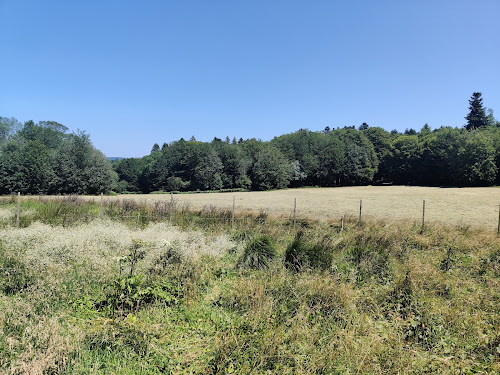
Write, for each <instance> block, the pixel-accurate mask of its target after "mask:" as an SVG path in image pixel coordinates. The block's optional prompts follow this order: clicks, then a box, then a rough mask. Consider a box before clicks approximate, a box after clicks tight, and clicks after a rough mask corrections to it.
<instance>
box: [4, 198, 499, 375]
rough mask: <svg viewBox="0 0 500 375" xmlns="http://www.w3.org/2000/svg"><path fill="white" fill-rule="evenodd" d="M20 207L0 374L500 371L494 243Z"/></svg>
mask: <svg viewBox="0 0 500 375" xmlns="http://www.w3.org/2000/svg"><path fill="white" fill-rule="evenodd" d="M13 205H14V203H13V202H5V203H4V204H2V205H1V206H0V210H3V211H0V212H6V214H4V216H6V217H8V218H10V217H11V215H12V214H13V213H14V212H15V210H12V208H13V207H14V206H13ZM58 205H64V207H61V206H58ZM71 207H74V208H76V209H75V211H76V214H74V215H73V216H72V217H71V219H66V220H60V217H66V218H69V217H70V216H69V211H70V208H71ZM177 208H178V210H177V212H179V211H180V210H181V208H180V207H177ZM22 209H23V210H25V212H27V213H29V215H26V217H29V219H27V221H25V222H24V224H23V225H22V228H20V229H17V228H14V226H13V225H12V222H11V221H9V220H6V221H5V222H4V224H3V228H2V229H1V232H0V369H2V371H3V372H5V373H32V374H44V373H68V374H69V373H71V374H75V373H76V374H79V373H81V374H87V373H151V374H154V373H206V374H210V373H212V374H216V373H219V374H230V373H258V374H261V373H276V374H317V373H323V374H335V373H339V374H341V373H352V374H356V373H498V372H499V371H500V329H499V327H500V308H499V306H500V303H499V302H500V289H499V286H500V285H499V284H500V240H499V238H498V237H497V236H496V235H495V234H492V233H489V232H485V231H481V230H478V229H474V228H467V229H466V230H464V228H463V227H455V226H442V225H429V226H427V227H426V229H425V231H424V232H423V233H420V229H421V228H420V226H419V225H418V223H414V222H412V221H399V222H384V221H370V220H366V221H364V224H363V226H362V228H358V227H357V223H356V220H354V219H347V220H346V222H345V226H344V230H343V231H340V228H339V226H338V223H335V222H331V223H328V222H319V221H313V220H305V219H304V220H301V221H299V222H298V223H297V225H296V227H297V228H299V230H300V232H295V231H294V229H293V225H292V223H291V222H290V220H288V219H286V218H285V219H280V218H273V217H269V216H266V215H264V216H263V215H260V216H259V215H258V214H241V216H237V217H236V220H235V222H234V225H232V226H231V225H230V224H231V220H230V219H231V216H230V215H229V216H228V212H227V211H224V210H218V209H216V208H206V209H204V210H201V211H192V210H189V209H188V208H187V207H185V208H184V209H183V210H184V212H183V214H182V215H180V214H174V215H172V221H171V223H170V212H169V210H168V209H169V207H168V206H167V207H165V206H161V205H159V206H158V207H156V208H155V206H153V205H146V204H144V205H143V204H137V203H135V204H132V203H131V202H121V203H120V202H118V203H117V202H114V203H112V204H111V203H110V204H105V205H104V210H103V213H102V217H100V218H99V217H98V216H99V210H100V207H99V204H97V203H90V204H81V205H79V203H78V202H76V201H72V200H71V199H68V200H61V201H60V202H45V201H39V200H35V201H34V202H28V201H25V202H23V206H22ZM66 210H67V211H66ZM7 213H8V214H7ZM92 215H93V216H92ZM56 216H57V217H56ZM1 217H2V215H0V218H1Z"/></svg>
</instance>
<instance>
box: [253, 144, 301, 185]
mask: <svg viewBox="0 0 500 375" xmlns="http://www.w3.org/2000/svg"><path fill="white" fill-rule="evenodd" d="M291 177H292V170H291V165H290V164H289V162H288V161H287V159H286V158H285V156H284V155H283V154H282V153H281V151H279V150H278V149H277V148H274V147H272V146H269V147H266V148H264V149H262V150H261V151H260V152H259V154H258V155H257V161H256V162H255V165H254V167H253V176H252V182H253V187H254V189H255V190H269V189H283V188H286V187H287V186H288V184H289V183H290V179H291Z"/></svg>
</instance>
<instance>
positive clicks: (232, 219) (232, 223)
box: [231, 197, 236, 226]
mask: <svg viewBox="0 0 500 375" xmlns="http://www.w3.org/2000/svg"><path fill="white" fill-rule="evenodd" d="M235 200H236V198H235V197H233V211H232V213H231V226H233V225H234V202H235Z"/></svg>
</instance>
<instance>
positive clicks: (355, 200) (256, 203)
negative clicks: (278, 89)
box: [92, 186, 500, 230]
mask: <svg viewBox="0 0 500 375" xmlns="http://www.w3.org/2000/svg"><path fill="white" fill-rule="evenodd" d="M233 197H235V200H236V201H235V205H236V211H237V212H238V211H250V212H253V213H259V212H260V211H265V212H267V213H268V214H269V215H271V216H280V215H284V216H287V217H288V216H289V215H290V213H291V211H292V210H293V205H294V199H295V198H296V199H297V215H298V217H306V218H316V219H320V220H328V219H333V220H338V219H339V218H340V217H341V216H342V215H344V214H346V215H352V216H356V217H357V215H358V214H359V201H360V200H363V215H366V216H370V217H373V218H384V219H396V220H400V219H410V220H421V218H422V201H423V200H424V199H425V201H426V220H427V221H431V222H432V221H441V222H443V223H445V224H448V225H458V224H463V225H473V226H480V227H484V228H487V229H491V230H495V229H496V227H497V224H498V205H499V204H500V189H498V188H436V187H413V186H359V187H339V188H308V189H289V190H279V191H264V192H237V193H207V194H205V193H200V194H178V195H175V200H176V201H177V202H178V205H179V206H188V207H190V208H191V209H194V210H201V209H203V208H204V207H208V206H210V205H212V206H216V207H219V208H225V209H230V208H231V207H232V204H233ZM124 198H125V199H134V200H136V201H137V202H142V203H150V204H153V203H154V202H156V201H167V202H168V201H169V200H170V196H169V195H168V194H166V195H162V194H154V195H119V196H116V197H106V199H124ZM92 199H95V198H92Z"/></svg>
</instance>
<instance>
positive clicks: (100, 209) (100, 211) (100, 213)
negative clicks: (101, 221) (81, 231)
mask: <svg viewBox="0 0 500 375" xmlns="http://www.w3.org/2000/svg"><path fill="white" fill-rule="evenodd" d="M103 195H104V194H103V193H101V206H100V207H99V216H102V199H103Z"/></svg>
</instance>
